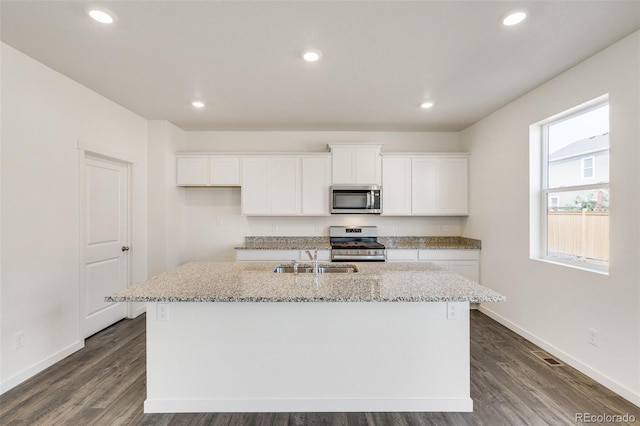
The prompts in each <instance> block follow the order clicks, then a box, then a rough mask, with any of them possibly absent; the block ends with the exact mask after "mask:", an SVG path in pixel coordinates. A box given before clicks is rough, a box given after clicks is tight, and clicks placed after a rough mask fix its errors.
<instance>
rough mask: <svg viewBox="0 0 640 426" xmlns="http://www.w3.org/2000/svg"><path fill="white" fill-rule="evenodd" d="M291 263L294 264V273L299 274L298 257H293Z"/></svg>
mask: <svg viewBox="0 0 640 426" xmlns="http://www.w3.org/2000/svg"><path fill="white" fill-rule="evenodd" d="M291 264H292V266H293V273H294V274H295V275H298V261H297V260H296V259H293V260H292V261H291Z"/></svg>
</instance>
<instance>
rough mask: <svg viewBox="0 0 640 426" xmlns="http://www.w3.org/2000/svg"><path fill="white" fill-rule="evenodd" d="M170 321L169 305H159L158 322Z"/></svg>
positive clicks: (157, 307) (157, 310)
mask: <svg viewBox="0 0 640 426" xmlns="http://www.w3.org/2000/svg"><path fill="white" fill-rule="evenodd" d="M168 319H169V305H168V304H166V303H158V304H157V305H156V320H157V321H167V320H168Z"/></svg>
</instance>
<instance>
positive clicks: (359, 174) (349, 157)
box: [328, 144, 382, 185]
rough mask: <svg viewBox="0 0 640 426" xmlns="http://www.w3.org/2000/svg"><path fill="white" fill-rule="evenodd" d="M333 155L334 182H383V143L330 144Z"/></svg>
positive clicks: (335, 183)
mask: <svg viewBox="0 0 640 426" xmlns="http://www.w3.org/2000/svg"><path fill="white" fill-rule="evenodd" d="M328 146H329V148H330V149H331V157H332V183H333V184H334V185H339V184H378V185H379V184H381V183H382V176H381V169H382V159H381V157H380V149H381V147H382V145H373V144H330V145H328Z"/></svg>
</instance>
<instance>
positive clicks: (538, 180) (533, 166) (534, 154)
mask: <svg viewBox="0 0 640 426" xmlns="http://www.w3.org/2000/svg"><path fill="white" fill-rule="evenodd" d="M607 105H609V96H608V95H604V96H601V97H599V98H596V99H594V100H592V101H589V102H587V103H585V104H582V105H579V106H577V107H574V108H571V109H569V110H567V111H564V112H562V113H560V114H557V115H555V116H552V117H549V118H547V119H545V120H543V121H541V122H539V123H536V124H533V125H532V126H530V129H529V130H530V133H529V134H530V186H531V194H530V195H531V197H530V200H531V212H530V239H531V240H530V258H531V259H533V260H539V261H543V262H548V263H553V264H558V265H562V266H568V267H573V268H577V269H581V270H585V271H589V272H595V273H599V274H607V275H608V273H609V262H607V263H606V264H599V263H596V262H590V261H583V260H574V259H565V258H559V257H554V256H549V255H548V254H547V253H548V211H549V205H550V198H551V197H554V195H553V194H556V193H561V192H570V191H588V190H599V189H606V190H607V191H609V190H610V179H609V180H607V182H605V183H602V182H598V183H588V184H580V185H571V186H561V187H554V188H549V187H548V183H549V127H551V126H552V125H555V124H558V123H561V122H563V121H566V120H569V119H572V118H574V117H576V116H579V115H582V114H585V113H588V112H590V111H593V110H596V109H599V108H602V107H604V106H607ZM610 141H611V140H610ZM610 148H611V143H609V149H610ZM590 158H593V160H592V169H593V177H592V178H584V177H583V174H584V168H583V170H582V171H581V176H582V177H583V178H584V179H593V178H595V156H590ZM580 164H581V166H582V165H583V162H582V161H581V163H580ZM609 247H611V244H610V243H609Z"/></svg>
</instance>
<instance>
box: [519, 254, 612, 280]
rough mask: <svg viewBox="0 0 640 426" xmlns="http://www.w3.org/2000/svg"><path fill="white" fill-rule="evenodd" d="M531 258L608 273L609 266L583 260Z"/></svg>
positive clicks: (598, 272)
mask: <svg viewBox="0 0 640 426" xmlns="http://www.w3.org/2000/svg"><path fill="white" fill-rule="evenodd" d="M531 260H537V261H539V262H544V263H550V264H552V265H558V266H566V267H567V268H572V269H579V270H581V271H586V272H593V273H595V274H599V275H606V276H608V275H609V266H599V265H593V264H588V263H585V262H572V261H563V260H559V259H555V258H544V257H542V258H541V257H532V258H531Z"/></svg>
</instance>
